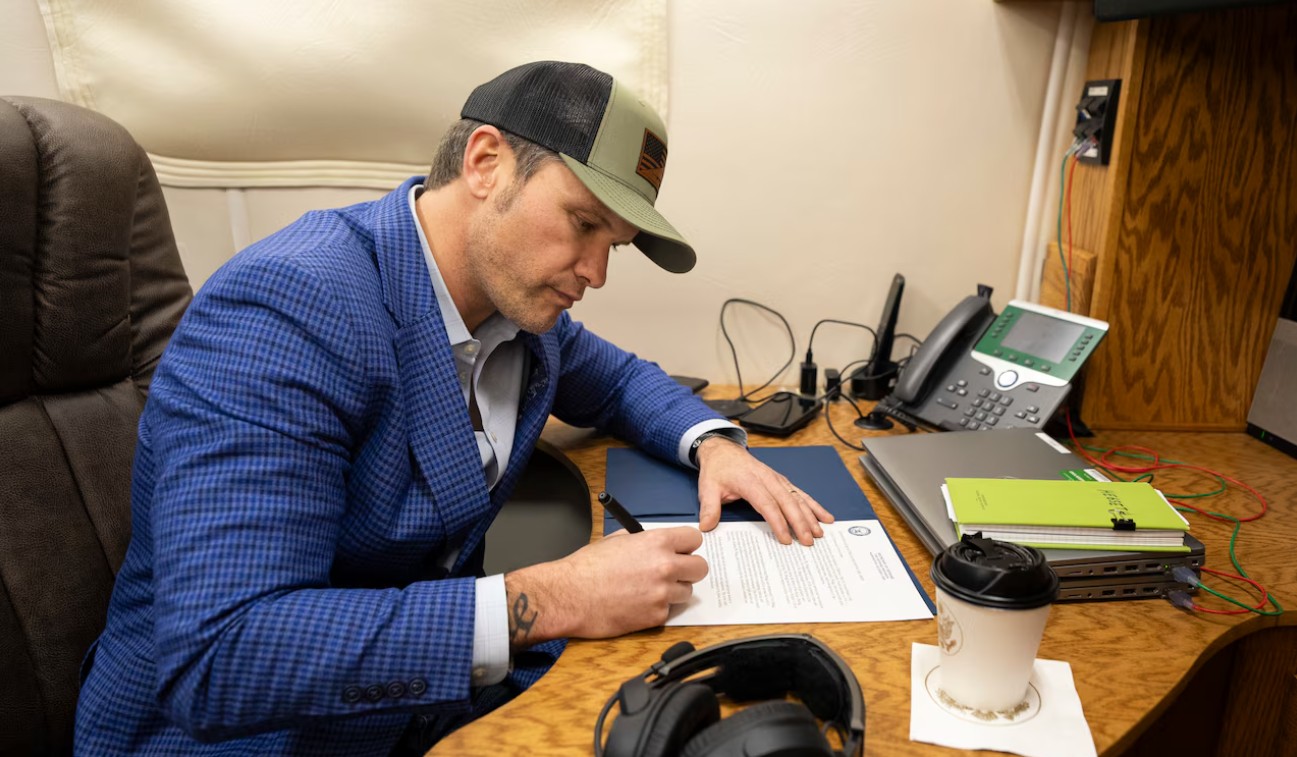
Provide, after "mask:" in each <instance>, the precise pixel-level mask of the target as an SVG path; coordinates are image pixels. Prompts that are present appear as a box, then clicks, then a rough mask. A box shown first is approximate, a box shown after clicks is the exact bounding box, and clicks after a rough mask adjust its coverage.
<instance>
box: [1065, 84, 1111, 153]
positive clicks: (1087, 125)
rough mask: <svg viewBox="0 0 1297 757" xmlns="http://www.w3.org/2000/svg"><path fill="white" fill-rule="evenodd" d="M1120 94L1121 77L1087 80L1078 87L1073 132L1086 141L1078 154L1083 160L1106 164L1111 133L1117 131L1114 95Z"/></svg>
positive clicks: (1109, 151)
mask: <svg viewBox="0 0 1297 757" xmlns="http://www.w3.org/2000/svg"><path fill="white" fill-rule="evenodd" d="M1120 94H1121V79H1101V80H1099V81H1088V82H1086V83H1085V87H1084V88H1083V89H1082V90H1081V101H1080V102H1079V103H1077V104H1076V128H1074V129H1072V134H1074V135H1076V138H1077V139H1083V140H1086V146H1085V147H1084V148H1082V149H1081V151H1080V153H1078V155H1077V158H1078V160H1080V161H1081V162H1082V163H1097V164H1099V165H1101V166H1106V165H1108V159H1109V157H1111V155H1112V135H1113V132H1115V131H1116V129H1117V127H1116V123H1117V97H1118V96H1119V95H1120Z"/></svg>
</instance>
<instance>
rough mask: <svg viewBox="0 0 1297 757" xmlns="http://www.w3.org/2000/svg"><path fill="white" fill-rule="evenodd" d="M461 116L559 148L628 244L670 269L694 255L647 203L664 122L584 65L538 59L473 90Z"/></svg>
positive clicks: (658, 178) (654, 191)
mask: <svg viewBox="0 0 1297 757" xmlns="http://www.w3.org/2000/svg"><path fill="white" fill-rule="evenodd" d="M459 115H460V117H461V118H471V119H473V120H474V121H481V122H483V123H487V124H491V125H492V126H494V127H496V128H498V129H502V130H504V131H507V132H512V133H513V134H516V135H517V136H519V137H522V138H523V139H526V140H528V141H530V142H534V143H536V144H538V145H540V146H541V147H545V148H548V149H550V150H553V151H554V152H556V153H558V154H559V155H560V156H561V157H562V159H563V162H564V163H566V164H567V167H568V168H570V169H572V173H574V174H576V176H577V178H578V179H580V180H581V183H582V184H584V185H585V186H586V188H587V189H589V190H590V192H591V193H592V194H593V195H594V196H595V197H597V198H599V201H600V202H602V203H603V204H604V205H607V206H608V209H609V210H611V211H613V212H614V213H616V214H617V215H618V216H620V217H621V218H622V219H623V220H624V221H626V222H627V223H629V224H630V225H632V226H634V227H635V228H637V229H639V233H638V234H636V235H635V239H634V244H635V246H636V247H638V248H639V249H640V251H642V252H643V253H644V254H645V255H647V256H648V257H649V259H650V260H652V261H653V262H654V263H657V264H658V265H659V266H661V267H663V268H665V269H666V270H668V271H671V272H672V273H684V272H685V271H688V270H689V269H691V268H693V267H694V262H695V261H696V259H697V257H696V256H695V255H694V249H693V247H691V246H690V245H689V243H688V242H686V241H685V239H684V237H683V236H681V234H680V232H678V231H676V230H675V227H674V226H672V225H671V224H670V223H669V222H668V221H667V219H665V218H663V217H662V214H661V213H659V212H657V210H656V209H655V208H654V207H653V204H654V202H656V200H657V196H658V188H659V187H661V186H662V176H663V173H664V172H665V170H666V159H667V130H666V125H665V124H664V123H662V119H661V118H660V117H659V116H658V114H657V113H656V112H654V110H653V109H652V108H651V107H649V105H648V104H647V103H645V102H644V101H643V100H642V99H640V97H639V96H638V95H636V94H635V93H634V92H633V91H631V90H630V89H628V88H626V87H624V86H622V85H621V84H619V83H618V82H617V80H615V79H614V78H613V77H612V76H610V75H608V74H606V73H604V72H602V71H599V70H598V69H595V68H591V67H590V66H587V65H585V64H582V63H563V62H559V61H549V60H547V61H537V62H535V63H526V64H524V65H521V66H518V67H517V68H512V69H509V70H508V71H505V72H504V73H502V74H500V75H499V76H497V77H495V78H494V79H492V80H491V81H489V82H487V83H485V84H482V85H481V86H479V87H477V88H476V89H474V90H473V92H472V94H470V95H469V96H468V101H467V102H465V103H464V108H463V109H462V110H461V111H460V114H459Z"/></svg>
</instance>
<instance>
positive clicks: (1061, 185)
mask: <svg viewBox="0 0 1297 757" xmlns="http://www.w3.org/2000/svg"><path fill="white" fill-rule="evenodd" d="M1075 149H1076V146H1075V145H1073V147H1072V149H1070V150H1068V151H1067V152H1065V153H1063V170H1062V171H1060V172H1059V176H1058V262H1059V263H1062V265H1063V290H1064V291H1065V292H1066V293H1067V312H1069V313H1070V312H1072V277H1071V276H1069V275H1068V274H1067V258H1065V257H1063V200H1064V199H1065V198H1064V196H1063V194H1064V193H1065V192H1066V191H1067V159H1068V158H1070V157H1072V152H1073V151H1074V150H1075Z"/></svg>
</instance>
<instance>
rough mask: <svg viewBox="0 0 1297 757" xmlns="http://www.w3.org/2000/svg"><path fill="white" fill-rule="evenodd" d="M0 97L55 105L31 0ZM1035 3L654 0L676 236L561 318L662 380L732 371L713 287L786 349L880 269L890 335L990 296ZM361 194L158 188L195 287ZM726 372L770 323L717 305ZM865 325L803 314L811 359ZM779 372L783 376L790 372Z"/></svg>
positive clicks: (1045, 62)
mask: <svg viewBox="0 0 1297 757" xmlns="http://www.w3.org/2000/svg"><path fill="white" fill-rule="evenodd" d="M0 9H2V10H0V16H3V17H4V19H5V22H4V24H0V92H3V93H6V94H25V95H39V96H47V97H56V96H57V86H56V83H55V79H54V74H53V69H52V66H51V64H50V63H49V58H48V56H49V53H48V44H47V43H46V41H45V35H44V28H43V25H42V23H41V19H40V14H39V10H38V9H37V5H36V2H35V0H0ZM1058 19H1059V6H1058V4H1056V3H1040V2H1032V3H993V2H990V1H989V0H904V1H901V0H818V1H817V0H807V2H801V3H790V2H775V1H774V0H766V1H764V2H758V1H756V0H713V1H711V2H691V1H688V0H675V1H674V2H672V4H671V22H670V51H669V54H670V72H671V74H670V79H671V80H670V123H669V126H670V130H671V162H670V170H669V172H668V174H667V178H666V181H665V183H664V186H663V194H662V198H661V201H660V203H659V206H660V207H661V209H662V210H663V211H664V212H665V213H666V214H667V215H668V217H670V218H671V219H672V221H673V222H674V223H675V224H676V226H677V227H678V228H680V229H681V230H682V231H683V232H684V233H685V234H686V235H687V236H688V237H689V238H690V240H691V241H692V242H693V243H694V246H695V247H696V248H697V250H698V253H699V263H698V267H697V268H696V269H695V270H694V271H693V272H691V273H690V274H687V275H684V276H677V275H672V274H667V273H665V272H663V271H660V270H658V269H657V268H655V267H654V266H652V265H651V264H650V263H648V262H647V261H646V260H645V259H644V258H643V257H642V256H640V255H639V254H638V253H636V252H635V251H634V250H633V249H627V250H624V251H622V252H619V253H617V254H616V255H615V257H614V260H613V263H612V265H611V266H610V277H609V283H608V285H607V286H606V287H605V288H604V290H603V291H602V292H593V293H591V294H590V295H589V296H588V297H587V298H586V300H585V301H584V302H581V303H579V304H578V306H577V308H576V309H575V311H574V315H575V316H576V317H578V318H580V319H582V320H584V321H585V322H586V323H587V325H589V326H590V327H591V328H592V329H593V330H595V331H597V332H598V333H600V334H602V335H604V336H606V337H608V338H610V339H612V340H614V341H616V342H618V343H620V344H622V345H623V346H626V347H627V348H629V349H632V350H634V351H636V352H638V353H639V354H641V355H643V356H645V357H649V358H652V359H655V360H657V361H658V362H659V363H661V364H662V366H663V367H664V368H666V369H667V370H669V371H671V372H675V373H687V374H693V375H699V376H705V377H707V378H709V379H711V380H712V381H714V382H718V383H733V382H734V380H735V376H734V370H733V368H732V367H731V365H730V358H729V353H728V350H727V348H726V345H725V342H724V339H723V338H722V336H721V332H720V329H719V326H718V321H717V317H718V314H719V311H720V308H721V304H722V302H723V301H724V300H725V299H726V298H727V297H744V298H749V299H753V300H757V301H759V302H762V303H764V304H766V305H769V306H770V307H772V308H775V309H776V310H778V311H780V312H782V313H783V314H784V315H785V316H786V317H787V318H788V320H789V321H790V322H791V324H792V327H793V331H794V334H795V336H796V339H797V348H798V358H797V360H798V361H800V359H801V357H800V356H801V354H802V353H804V352H805V349H806V339H807V337H808V336H809V334H810V330H811V326H812V325H813V324H814V322H815V321H816V320H817V319H819V318H839V319H844V320H854V321H863V322H865V323H867V324H869V325H871V326H873V325H876V323H877V321H878V317H879V311H880V310H881V308H882V303H883V298H884V296H885V295H886V291H887V286H888V283H889V282H890V280H891V277H892V274H893V273H896V272H900V273H902V274H904V275H905V277H906V279H907V288H906V295H905V299H904V303H903V307H902V313H901V328H902V330H903V331H910V332H912V333H915V334H916V335H918V336H923V335H924V334H926V332H927V330H928V329H930V328H931V327H932V325H933V324H935V322H936V321H937V319H938V318H940V316H941V315H942V313H943V312H944V311H945V310H946V309H948V308H949V307H950V306H952V305H953V304H954V303H955V302H956V301H957V300H958V299H959V298H960V297H962V296H963V295H965V294H968V293H971V292H972V291H973V290H974V287H975V285H976V284H977V283H979V282H981V283H986V284H990V285H992V286H994V287H995V289H996V296H995V302H996V304H997V306H999V305H1003V303H1004V302H1006V301H1007V300H1008V299H1010V297H1011V295H1012V291H1013V287H1014V282H1015V280H1016V276H1017V266H1018V257H1019V247H1020V243H1021V237H1022V229H1023V224H1024V219H1025V215H1026V206H1027V195H1028V189H1029V184H1030V181H1031V172H1032V159H1033V156H1034V151H1035V144H1036V138H1037V130H1038V128H1039V124H1040V120H1041V110H1042V107H1043V104H1044V100H1045V86H1046V77H1047V74H1048V69H1049V63H1050V56H1051V54H1052V50H1053V43H1054V35H1055V30H1056V28H1057V25H1058ZM378 194H379V193H378V192H375V191H369V190H338V189H312V190H241V191H223V190H194V189H168V190H167V199H168V202H169V204H170V207H171V212H172V218H173V225H174V226H175V229H176V235H177V238H178V240H179V242H180V246H181V253H182V255H183V257H184V260H185V265H186V267H187V269H188V271H189V273H190V276H191V278H192V279H193V281H194V283H195V285H196V286H197V285H200V284H201V282H203V281H204V280H206V278H207V277H208V276H209V275H210V274H211V272H212V271H213V270H215V268H216V267H217V266H219V264H220V263H221V262H222V261H224V260H225V259H226V258H228V256H229V255H230V254H232V253H233V251H234V250H235V249H237V248H238V247H240V246H242V245H243V244H246V243H247V242H250V241H252V240H255V239H258V238H260V237H262V236H264V235H266V234H267V233H269V232H271V231H273V230H274V229H276V228H278V227H280V226H282V225H283V224H285V223H287V222H289V221H291V220H292V219H293V218H295V217H296V216H298V215H300V214H301V213H302V212H304V211H305V210H308V209H311V208H315V207H328V206H335V205H341V204H346V203H350V202H354V201H357V200H361V199H369V198H372V197H375V196H377V195H378ZM727 323H728V324H729V326H730V333H731V335H732V336H733V337H734V338H735V342H736V344H737V345H738V347H739V352H740V356H741V358H742V363H741V365H742V370H743V376H744V380H745V382H748V383H752V381H753V380H754V379H759V380H764V379H765V378H767V377H768V376H769V374H770V373H772V372H773V371H774V370H775V369H777V368H778V367H779V366H780V365H781V364H782V363H783V361H784V360H785V358H786V357H787V354H788V348H787V346H786V345H787V342H786V339H785V337H784V336H783V329H782V326H781V325H780V324H779V323H778V321H777V320H775V319H773V318H772V317H770V316H768V315H766V314H763V313H760V312H757V311H755V310H753V309H751V308H747V307H744V306H735V307H732V308H731V309H730V311H729V314H728V316H727ZM868 348H869V339H868V336H867V335H865V334H864V332H861V331H859V330H854V329H845V328H841V327H822V328H821V329H820V332H819V334H818V335H817V337H816V361H817V362H818V363H819V364H820V365H821V367H822V368H823V367H825V366H829V365H840V364H842V363H845V362H847V361H849V360H852V359H855V358H858V357H864V356H865V354H866V353H867V351H868ZM796 375H797V374H796V366H795V365H794V366H793V367H792V368H790V369H789V370H788V371H787V372H786V373H785V374H784V376H783V380H784V381H785V382H795V381H796Z"/></svg>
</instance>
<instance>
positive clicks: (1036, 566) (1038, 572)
mask: <svg viewBox="0 0 1297 757" xmlns="http://www.w3.org/2000/svg"><path fill="white" fill-rule="evenodd" d="M932 580H933V582H934V583H936V585H937V586H938V587H940V588H941V590H942V591H944V592H946V593H947V594H949V595H951V596H953V597H957V598H959V599H962V600H963V601H965V602H968V603H969V604H974V605H981V606H983V607H994V608H1000V609H1006V610H1030V609H1032V608H1035V607H1043V606H1045V605H1047V604H1050V603H1052V602H1053V601H1054V600H1055V599H1057V598H1058V575H1057V574H1056V573H1054V569H1053V568H1051V567H1049V563H1047V562H1046V561H1045V556H1044V555H1043V554H1041V552H1040V550H1038V549H1034V548H1032V547H1025V546H1023V545H1021V544H1013V543H1010V542H1004V541H996V540H994V539H984V538H982V534H981V533H980V532H979V533H976V534H965V535H964V538H962V539H960V540H959V541H958V542H956V543H954V544H951V545H950V546H949V547H948V548H947V549H946V550H945V551H944V552H942V553H941V554H939V555H937V559H935V560H933V561H932Z"/></svg>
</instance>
